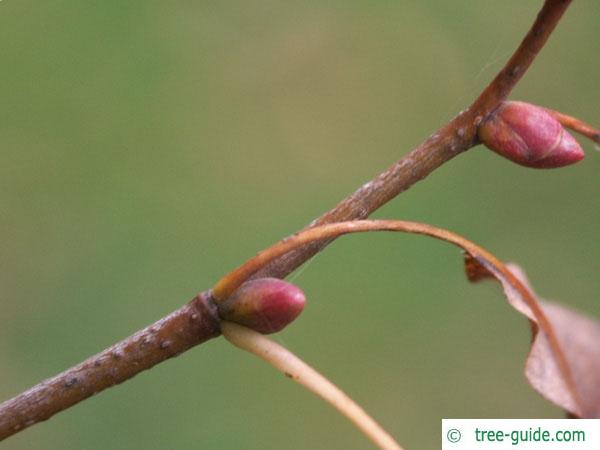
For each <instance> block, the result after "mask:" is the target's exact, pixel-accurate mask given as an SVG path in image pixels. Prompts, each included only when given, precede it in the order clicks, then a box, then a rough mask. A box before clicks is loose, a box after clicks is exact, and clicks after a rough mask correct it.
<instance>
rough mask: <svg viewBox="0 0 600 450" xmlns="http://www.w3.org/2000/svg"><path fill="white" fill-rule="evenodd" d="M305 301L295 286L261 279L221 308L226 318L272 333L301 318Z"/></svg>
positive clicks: (280, 281)
mask: <svg viewBox="0 0 600 450" xmlns="http://www.w3.org/2000/svg"><path fill="white" fill-rule="evenodd" d="M305 301H306V299H305V297H304V293H303V292H302V291H301V290H300V289H299V288H298V287H296V286H295V285H293V284H291V283H288V282H286V281H283V280H279V279H277V278H259V279H256V280H251V281H247V282H246V283H244V284H242V285H241V286H240V287H239V288H238V289H237V290H236V291H235V292H234V293H233V294H232V295H231V296H230V297H229V298H228V299H227V300H225V301H224V302H223V303H221V304H219V305H218V306H219V314H220V315H221V317H222V318H223V319H225V320H229V321H230V322H235V323H238V324H240V325H244V326H246V327H248V328H252V329H253V330H255V331H258V332H259V333H263V334H269V333H275V332H277V331H279V330H282V329H283V328H285V327H286V326H287V325H288V324H289V323H291V322H292V321H293V320H294V319H295V318H296V317H298V315H299V314H300V313H301V312H302V309H304V303H305Z"/></svg>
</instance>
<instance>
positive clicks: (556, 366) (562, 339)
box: [465, 256, 600, 418]
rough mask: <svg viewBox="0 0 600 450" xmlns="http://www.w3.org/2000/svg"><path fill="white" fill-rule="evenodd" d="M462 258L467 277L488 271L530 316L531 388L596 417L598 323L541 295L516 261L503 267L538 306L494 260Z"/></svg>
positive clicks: (599, 401)
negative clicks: (538, 294)
mask: <svg viewBox="0 0 600 450" xmlns="http://www.w3.org/2000/svg"><path fill="white" fill-rule="evenodd" d="M465 261H466V265H465V267H466V270H467V276H468V277H469V279H470V280H471V281H477V280H480V279H482V278H486V275H487V277H494V278H496V279H497V280H498V281H499V282H500V283H501V284H502V288H503V289H504V293H505V295H506V298H507V300H508V302H509V303H510V305H511V306H512V307H513V308H515V309H516V310H517V311H519V312H520V313H521V314H523V315H524V316H525V317H527V319H529V321H530V323H531V330H532V342H531V348H530V351H529V355H528V356H527V360H526V362H525V376H526V377H527V380H528V381H529V383H530V384H531V385H532V386H533V388H534V389H535V390H537V391H538V392H539V393H540V394H542V395H543V396H544V397H545V398H546V399H548V400H550V401H551V402H553V403H554V404H556V405H558V406H560V407H561V408H563V409H564V410H565V411H567V412H568V413H569V414H570V415H571V416H574V417H578V418H600V322H598V321H597V320H594V319H592V318H589V317H587V316H585V315H583V314H581V313H578V312H575V311H573V310H572V309H570V308H568V307H566V306H563V305H560V304H557V303H553V302H549V301H546V300H542V299H540V298H539V297H538V296H537V295H536V294H535V293H534V291H533V290H532V289H531V287H530V285H529V282H528V280H527V278H526V276H525V274H524V272H523V270H522V269H521V268H520V267H519V266H517V265H514V264H507V265H506V268H507V269H508V270H509V271H510V273H511V274H512V275H513V276H514V277H516V278H517V279H518V280H519V281H520V282H521V284H522V285H523V286H524V287H525V289H527V290H528V291H529V293H530V294H531V298H532V299H533V300H534V302H535V304H536V305H537V308H536V306H535V305H531V304H530V303H531V302H528V301H526V299H525V298H524V295H523V293H522V292H520V291H519V290H518V289H516V288H515V285H514V282H512V281H511V280H509V279H508V278H507V277H506V274H504V273H502V272H501V271H500V270H498V268H497V267H495V265H494V264H490V263H489V262H487V261H485V259H482V258H480V257H471V256H467V257H466V258H465ZM532 306H533V307H532ZM540 311H541V312H542V315H540Z"/></svg>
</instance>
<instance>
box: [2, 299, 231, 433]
mask: <svg viewBox="0 0 600 450" xmlns="http://www.w3.org/2000/svg"><path fill="white" fill-rule="evenodd" d="M219 325H220V323H219V317H218V315H217V309H216V306H215V305H214V303H213V302H212V300H210V298H209V296H208V295H207V293H201V294H198V295H197V296H196V297H195V298H194V299H193V300H192V301H190V302H189V303H187V304H186V305H184V306H183V307H181V308H179V309H178V310H176V311H174V312H173V313H171V314H169V315H168V316H166V317H164V318H163V319H161V320H159V321H158V322H156V323H154V324H152V325H150V326H148V327H146V328H144V329H143V330H140V331H138V332H137V333H135V334H134V335H132V336H130V337H128V338H126V339H124V340H123V341H121V342H119V343H117V344H115V345H113V346H112V347H110V348H108V349H106V350H104V351H103V352H101V353H98V354H97V355H94V356H92V357H91V358H89V359H87V360H85V361H83V362H82V363H80V364H78V365H76V366H74V367H71V368H70V369H67V370H66V371H64V372H62V373H60V374H58V375H56V376H55V377H53V378H50V379H48V380H45V381H42V382H41V383H40V384H38V385H37V386H34V387H32V388H31V389H29V390H27V391H25V392H23V393H22V394H20V395H18V396H16V397H14V398H12V399H10V400H7V401H5V402H4V403H2V404H0V441H1V440H3V439H6V438H7V437H9V436H11V435H13V434H15V433H17V432H19V431H21V430H23V429H25V428H27V427H30V426H31V425H34V424H36V423H38V422H41V421H43V420H47V419H49V418H50V417H52V416H53V415H54V414H56V413H58V412H60V411H62V410H64V409H67V408H69V407H71V406H73V405H75V404H76V403H79V402H80V401H82V400H85V399H86V398H88V397H91V396H92V395H94V394H97V393H98V392H100V391H103V390H104V389H106V388H109V387H111V386H114V385H116V384H119V383H122V382H123V381H126V380H128V379H130V378H132V377H133V376H135V375H137V374H138V373H140V372H142V371H144V370H147V369H150V368H151V367H153V366H154V365H156V364H158V363H160V362H162V361H164V360H166V359H168V358H172V357H173V356H177V355H178V354H180V353H182V352H184V351H186V350H188V349H189V348H190V347H193V346H194V345H197V344H200V343H201V342H204V341H207V340H209V339H211V338H214V337H216V336H219V335H220V326H219Z"/></svg>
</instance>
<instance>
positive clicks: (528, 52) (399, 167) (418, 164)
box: [256, 0, 571, 278]
mask: <svg viewBox="0 0 600 450" xmlns="http://www.w3.org/2000/svg"><path fill="white" fill-rule="evenodd" d="M570 3H571V0H546V2H545V3H544V6H543V7H542V9H541V10H540V12H539V14H538V16H537V18H536V20H535V22H534V23H533V25H532V27H531V29H530V30H529V32H528V33H527V35H526V36H525V38H524V39H523V41H522V42H521V45H519V47H518V48H517V50H516V51H515V53H514V54H513V56H512V57H511V58H510V59H509V60H508V62H507V63H506V65H505V66H504V68H503V69H502V70H501V71H500V72H499V73H498V75H496V78H494V80H493V81H492V82H491V83H490V84H489V85H488V86H487V87H486V88H485V90H484V91H483V92H482V93H481V95H479V97H478V98H477V99H476V100H475V101H474V102H473V103H472V104H471V106H469V107H468V108H467V109H466V110H464V111H462V112H461V113H459V114H458V116H456V117H455V118H454V119H452V121H450V122H449V123H448V124H447V125H445V126H444V127H442V128H441V129H440V130H438V131H437V132H435V133H434V134H432V135H431V136H430V137H429V138H427V140H426V141H425V142H423V143H422V144H421V145H419V146H418V147H416V148H415V149H414V150H412V151H411V152H410V153H409V154H408V155H406V156H404V157H403V158H402V159H401V160H399V161H398V162H396V163H395V164H394V165H392V166H391V167H390V168H389V169H388V170H386V171H385V172H383V173H381V174H380V175H378V176H377V177H375V178H374V179H372V180H371V181H369V182H367V183H365V184H364V185H363V186H362V187H361V188H360V189H358V190H357V191H356V192H354V193H353V194H351V195H349V196H348V197H346V198H345V199H344V200H342V201H341V202H340V203H338V205H337V206H336V207H335V208H333V209H332V210H330V211H328V212H326V213H325V214H323V215H322V216H321V217H319V218H318V219H315V220H314V221H312V222H311V223H310V224H309V225H308V227H307V228H310V227H314V226H317V225H323V224H326V223H334V222H343V221H346V220H357V219H365V218H367V217H368V216H370V215H371V214H372V213H373V212H374V211H376V210H377V209H379V208H380V207H381V206H383V205H384V204H386V203H387V202H389V201H390V200H392V199H393V198H394V197H396V196H397V195H398V194H400V193H401V192H403V191H405V190H407V189H408V188H410V187H411V186H412V185H413V184H415V183H416V182H417V181H420V180H422V179H423V178H425V177H426V176H427V175H429V174H430V173H431V172H433V171H434V170H435V169H437V168H438V167H439V166H441V165H442V164H444V163H445V162H447V161H449V160H450V159H452V158H454V157H455V156H456V155H458V154H460V153H462V152H464V151H466V150H468V149H470V148H471V147H473V146H475V145H476V144H477V143H478V141H477V127H478V126H479V124H480V123H481V122H482V121H483V120H485V119H486V118H487V116H488V115H489V114H490V113H491V112H493V111H494V110H495V109H496V108H497V107H498V106H499V105H500V102H502V101H504V100H506V98H507V97H508V95H509V94H510V92H511V91H512V89H513V88H514V87H515V86H516V84H517V83H518V81H519V80H520V79H521V77H522V76H523V75H524V74H525V72H526V71H527V69H528V68H529V66H530V65H531V63H532V62H533V60H534V59H535V57H536V56H537V54H538V53H539V52H540V50H541V49H542V47H543V46H544V44H545V43H546V41H547V40H548V38H549V37H550V34H551V33H552V31H553V30H554V28H555V27H556V25H557V24H558V22H559V20H560V18H561V17H562V15H563V14H564V12H565V10H566V9H567V7H568V6H569V4H570ZM329 242H330V241H322V242H315V243H313V244H311V245H307V246H305V247H303V248H301V249H298V250H296V251H294V252H290V253H289V254H287V255H284V256H282V257H281V258H280V259H278V260H277V261H274V262H273V263H272V264H270V265H269V266H267V267H265V268H264V269H263V270H261V271H259V272H258V273H257V274H256V278H262V277H276V278H283V277H285V276H287V275H288V274H289V273H291V272H292V271H293V270H294V269H296V268H297V267H299V266H300V265H302V264H303V263H304V262H305V261H307V260H308V259H309V258H310V257H311V256H313V255H314V254H315V253H317V252H319V251H320V250H322V249H323V248H324V247H325V246H326V245H327V244H328V243H329Z"/></svg>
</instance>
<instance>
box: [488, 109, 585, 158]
mask: <svg viewBox="0 0 600 450" xmlns="http://www.w3.org/2000/svg"><path fill="white" fill-rule="evenodd" d="M478 135H479V139H480V140H481V142H483V143H484V144H485V145H486V147H488V148H490V149H491V150H493V151H495V152H496V153H498V154H499V155H502V156H504V157H505V158H508V159H510V160H511V161H513V162H515V163H517V164H521V165H522V166H527V167H535V168H538V169H551V168H555V167H562V166H567V165H569V164H573V163H576V162H577V161H580V160H581V159H583V157H584V156H585V155H584V153H583V150H582V149H581V147H580V146H579V143H578V142H577V141H576V140H575V138H574V137H573V136H571V135H570V134H569V133H568V132H567V131H566V130H565V129H564V128H563V126H562V125H561V123H560V122H559V121H558V120H556V119H555V118H554V117H552V116H551V115H550V114H549V113H548V112H547V111H546V110H545V109H544V108H541V107H539V106H535V105H531V104H529V103H524V102H504V103H502V104H501V105H500V107H499V108H498V109H497V110H496V111H494V113H493V114H492V115H491V117H490V118H489V119H488V120H487V121H486V122H484V123H483V124H481V126H480V127H479V131H478Z"/></svg>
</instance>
